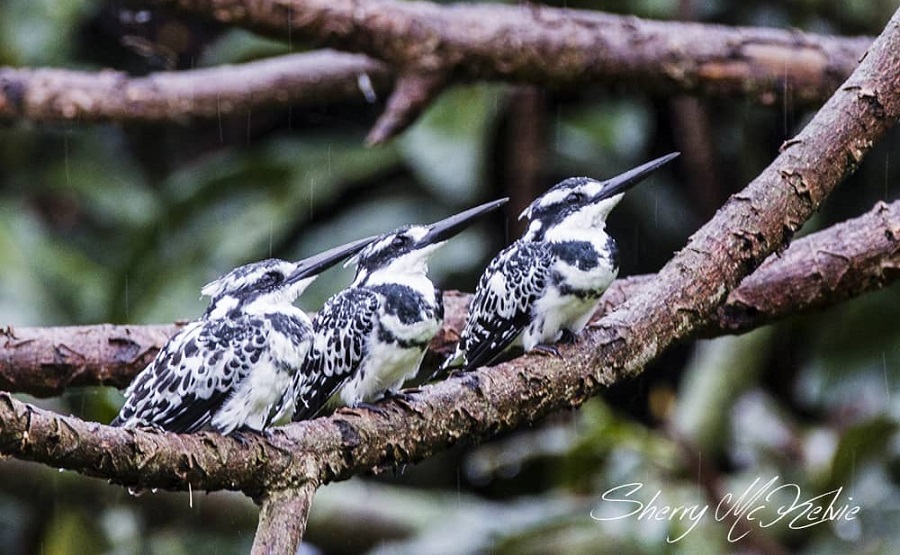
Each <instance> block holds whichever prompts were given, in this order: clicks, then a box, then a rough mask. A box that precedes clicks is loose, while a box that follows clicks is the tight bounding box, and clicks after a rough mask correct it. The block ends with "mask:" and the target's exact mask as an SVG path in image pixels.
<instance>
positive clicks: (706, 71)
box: [139, 0, 872, 138]
mask: <svg viewBox="0 0 900 555" xmlns="http://www.w3.org/2000/svg"><path fill="white" fill-rule="evenodd" d="M139 3H141V4H146V5H157V6H166V7H171V8H173V9H176V10H181V11H185V12H189V13H193V14H199V15H201V16H205V17H210V18H214V19H216V20H218V21H221V22H223V23H226V24H228V25H239V26H243V27H246V28H248V29H251V30H253V31H256V32H260V33H263V34H266V35H269V36H273V37H277V38H282V39H285V38H287V37H288V34H290V37H291V40H297V39H298V38H300V39H304V38H305V39H307V40H308V41H310V42H311V43H314V44H318V45H323V46H328V47H332V48H337V49H339V50H345V51H351V52H359V53H362V54H367V55H369V56H372V57H374V58H377V59H380V60H383V61H385V62H387V63H388V64H389V65H390V66H391V67H392V68H394V69H395V70H396V71H397V72H399V73H402V74H410V73H412V74H416V73H418V74H423V75H431V76H435V75H443V76H445V77H446V78H447V79H448V80H464V81H466V80H500V81H510V82H517V83H533V84H540V85H548V86H555V87H559V86H572V85H577V84H585V83H601V84H607V85H617V86H618V85H622V84H624V85H630V86H634V87H637V88H640V89H642V90H646V91H651V92H653V93H656V94H670V93H673V92H687V93H691V94H701V95H715V96H722V95H726V96H739V97H745V98H748V99H750V100H751V101H754V102H759V103H762V104H765V105H772V104H774V103H776V102H780V101H781V98H782V96H783V95H784V94H789V95H790V99H791V102H792V103H794V104H795V105H798V106H802V105H810V104H816V103H819V102H821V101H822V100H824V99H825V98H827V97H828V96H829V95H830V94H831V93H832V92H834V90H835V89H836V88H837V86H838V85H839V84H840V83H841V82H842V81H843V80H844V79H845V78H846V77H847V76H848V75H849V74H850V72H851V71H853V70H854V69H855V68H856V66H857V63H858V60H859V56H860V55H861V54H862V53H863V51H864V50H865V48H866V47H867V46H868V45H869V44H871V40H872V39H871V38H867V37H860V38H840V37H831V36H819V35H813V34H807V33H802V32H799V31H796V30H790V31H787V30H776V29H761V28H749V27H726V26H722V25H710V24H701V23H684V22H673V21H650V20H643V19H639V18H636V17H631V16H627V17H626V16H617V15H610V14H604V13H599V12H589V11H582V10H569V9H559V8H549V7H545V6H537V5H528V4H525V5H516V6H505V5H498V4H452V5H438V4H433V3H430V2H399V1H396V0H379V1H376V0H362V1H360V0H262V1H254V2H249V1H247V0H214V1H213V0H143V1H141V2H139ZM409 122H411V120H409ZM400 131H402V128H400V127H397V128H396V129H395V133H398V132H400ZM382 136H384V133H383V132H379V133H378V134H377V135H376V137H377V138H381V137H382Z"/></svg>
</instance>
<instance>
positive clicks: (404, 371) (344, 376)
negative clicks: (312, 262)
mask: <svg viewBox="0 0 900 555" xmlns="http://www.w3.org/2000/svg"><path fill="white" fill-rule="evenodd" d="M504 202H506V200H505V199H504V200H502V201H496V202H493V203H488V204H485V205H482V206H480V207H477V208H473V209H471V210H467V211H466V212H463V213H461V214H458V215H456V216H453V217H451V218H447V219H446V220H442V221H441V222H437V223H435V224H432V225H430V226H424V225H416V226H406V227H402V228H400V229H398V230H395V231H393V232H391V233H387V234H385V235H383V236H381V237H380V238H378V239H376V240H375V241H373V242H372V243H371V244H370V245H369V246H368V247H366V248H365V249H363V250H362V251H360V253H359V254H358V255H357V256H356V257H355V258H354V259H353V260H352V261H354V262H355V263H356V265H357V272H356V278H355V279H354V281H353V284H352V285H351V286H350V287H349V288H347V289H345V290H344V291H341V292H340V293H338V294H337V295H335V296H334V297H332V298H331V299H330V300H329V301H328V302H327V303H325V306H324V307H323V308H322V310H321V311H319V313H318V314H317V315H316V317H315V319H314V320H313V327H314V329H315V339H314V341H313V346H312V348H311V350H310V354H309V356H308V357H307V360H306V363H305V364H304V367H303V371H302V372H301V374H300V375H299V378H300V379H301V380H303V383H301V384H300V385H298V386H297V387H296V390H297V391H298V396H297V402H296V408H295V411H294V420H303V419H308V418H312V417H314V416H316V415H317V414H318V413H319V412H320V411H321V409H322V408H323V407H324V406H326V404H327V402H328V400H329V399H330V398H333V397H334V398H333V399H332V403H334V404H339V405H345V406H357V405H359V404H360V403H367V402H371V401H375V400H377V399H379V398H381V397H382V396H384V395H385V394H386V393H395V392H397V391H398V390H399V389H400V387H401V386H402V385H403V383H404V382H405V381H406V380H408V379H410V378H412V377H413V376H415V375H416V373H417V372H418V369H419V365H420V363H421V362H422V357H423V356H424V355H425V350H426V348H427V347H428V343H429V342H430V341H431V339H432V338H433V337H434V335H435V334H436V333H437V332H438V330H439V329H440V327H441V323H442V322H443V318H444V305H443V301H442V298H441V292H440V291H439V290H438V289H437V288H436V287H435V286H434V284H433V283H432V282H431V280H430V279H428V275H427V274H428V258H429V256H430V255H431V253H432V252H434V251H435V250H436V249H437V248H438V247H439V246H440V245H442V244H443V242H444V241H445V240H446V239H448V238H449V237H452V236H453V235H455V234H456V233H458V232H459V231H461V230H462V229H463V228H464V227H465V226H466V225H468V223H469V222H470V220H471V219H472V218H474V217H476V216H478V215H480V214H483V213H485V212H487V211H489V210H493V209H495V208H497V207H498V206H500V205H501V204H503V203H504Z"/></svg>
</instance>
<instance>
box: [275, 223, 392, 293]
mask: <svg viewBox="0 0 900 555" xmlns="http://www.w3.org/2000/svg"><path fill="white" fill-rule="evenodd" d="M377 238H378V236H377V235H373V236H371V237H366V238H365V239H359V240H357V241H352V242H350V243H346V244H344V245H341V246H339V247H334V248H333V249H328V250H327V251H325V252H320V253H319V254H316V255H313V256H310V257H309V258H304V259H303V260H301V261H299V262H297V268H296V269H295V270H294V272H293V273H292V274H291V275H290V276H288V278H287V281H288V282H291V283H294V282H297V281H300V280H301V279H304V278H308V277H312V276H315V275H318V274H320V273H322V272H324V271H325V270H327V269H328V268H331V267H332V266H334V265H335V264H337V263H338V262H340V261H341V260H343V259H345V258H347V257H348V256H352V255H354V254H356V253H358V252H359V251H361V250H362V249H363V248H364V247H365V246H366V245H368V244H369V243H371V242H372V241H374V240H375V239H377Z"/></svg>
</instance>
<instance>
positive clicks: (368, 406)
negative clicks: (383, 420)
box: [350, 403, 387, 416]
mask: <svg viewBox="0 0 900 555" xmlns="http://www.w3.org/2000/svg"><path fill="white" fill-rule="evenodd" d="M353 409H366V410H370V411H372V412H374V413H375V414H379V415H382V416H383V415H384V414H385V413H387V409H385V408H384V407H382V406H379V405H376V404H374V403H357V404H356V406H354V407H353V408H352V409H350V411H352V410H353ZM354 414H356V415H357V416H362V415H361V414H360V413H358V412H356V413H354Z"/></svg>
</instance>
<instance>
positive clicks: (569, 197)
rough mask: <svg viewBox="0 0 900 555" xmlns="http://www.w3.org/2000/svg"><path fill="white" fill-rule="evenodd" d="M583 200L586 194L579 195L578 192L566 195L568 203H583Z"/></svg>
mask: <svg viewBox="0 0 900 555" xmlns="http://www.w3.org/2000/svg"><path fill="white" fill-rule="evenodd" d="M582 200H584V194H582V193H579V192H578V191H572V192H571V193H569V194H568V195H566V202H569V203H575V202H581V201H582Z"/></svg>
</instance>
